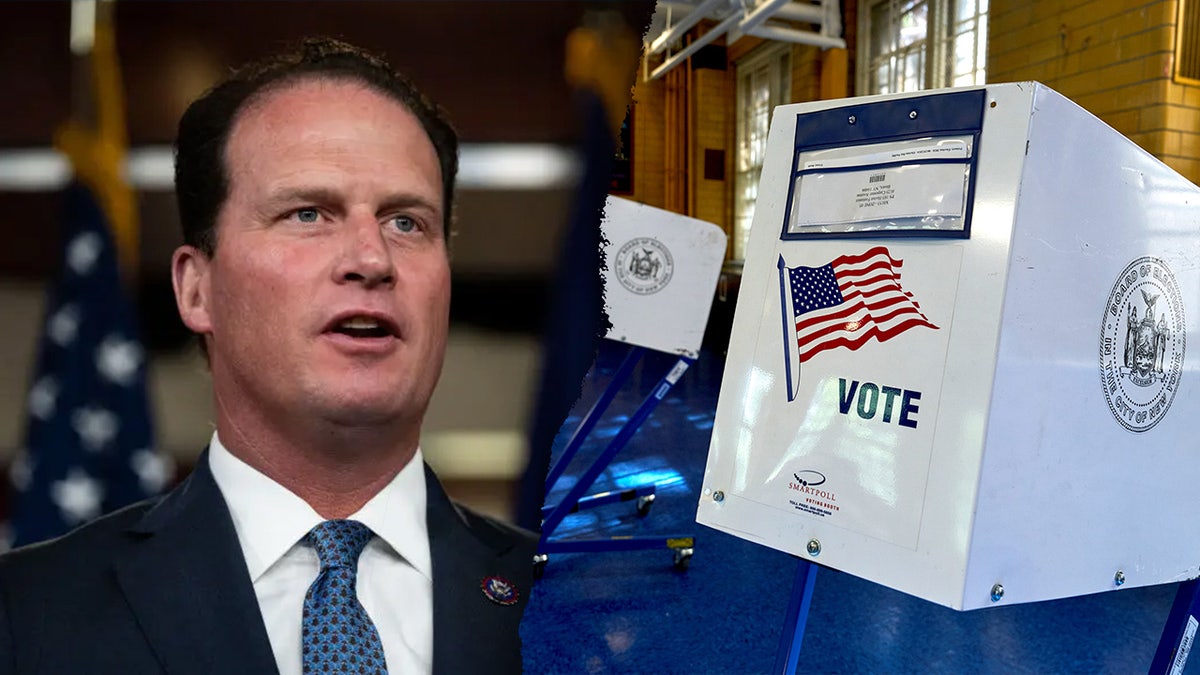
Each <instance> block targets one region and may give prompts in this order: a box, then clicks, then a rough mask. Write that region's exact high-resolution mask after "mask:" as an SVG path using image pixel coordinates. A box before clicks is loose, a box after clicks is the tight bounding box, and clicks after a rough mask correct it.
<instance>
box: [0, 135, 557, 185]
mask: <svg viewBox="0 0 1200 675" xmlns="http://www.w3.org/2000/svg"><path fill="white" fill-rule="evenodd" d="M174 164H175V161H174V157H173V154H172V150H171V147H170V146H166V145H155V146H142V147H137V148H132V149H130V151H129V156H128V159H127V161H126V165H125V175H126V177H127V179H128V180H129V182H130V183H131V184H132V185H133V186H134V187H136V188H138V189H142V190H171V189H172V188H173V187H174V172H175V168H174ZM579 174H580V167H579V158H578V156H577V155H576V154H575V152H574V151H573V150H571V149H569V148H566V147H563V146H559V145H551V144H548V143H540V144H539V143H525V144H508V143H487V144H465V145H463V146H461V147H460V148H459V166H458V187H460V188H463V189H466V190H551V189H555V188H569V187H571V186H573V185H574V184H575V182H576V181H577V180H578V177H579ZM70 179H71V164H70V162H68V161H67V158H66V157H64V156H63V155H62V154H60V153H59V152H58V151H57V150H53V149H48V148H38V149H26V150H0V191H9V192H48V191H52V190H58V189H61V188H63V187H64V186H66V184H67V182H68V181H70Z"/></svg>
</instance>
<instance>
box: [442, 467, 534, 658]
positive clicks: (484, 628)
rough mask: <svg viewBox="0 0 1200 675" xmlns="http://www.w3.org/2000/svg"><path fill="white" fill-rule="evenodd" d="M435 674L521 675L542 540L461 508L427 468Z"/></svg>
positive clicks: (532, 534)
mask: <svg viewBox="0 0 1200 675" xmlns="http://www.w3.org/2000/svg"><path fill="white" fill-rule="evenodd" d="M425 476H426V486H427V490H426V492H427V519H428V525H429V547H430V552H431V553H432V554H433V653H434V656H433V663H434V672H435V673H468V672H469V673H520V672H521V637H520V632H519V628H520V623H521V615H522V613H523V612H524V611H525V606H526V604H527V603H528V602H529V592H530V590H531V588H532V585H533V555H534V553H536V551H537V543H538V538H537V535H535V534H534V533H532V532H528V531H526V530H522V529H520V528H518V527H514V526H512V525H508V524H506V523H502V522H500V521H497V520H495V519H492V518H489V517H487V516H483V515H481V514H478V513H476V512H474V511H472V510H470V509H468V508H466V507H463V506H461V505H458V504H455V503H453V502H451V501H450V499H449V498H448V497H447V496H446V493H445V491H444V490H443V489H442V487H441V484H440V483H439V482H438V480H437V478H436V477H435V476H434V475H433V472H432V471H431V470H430V469H429V468H428V467H426V470H425Z"/></svg>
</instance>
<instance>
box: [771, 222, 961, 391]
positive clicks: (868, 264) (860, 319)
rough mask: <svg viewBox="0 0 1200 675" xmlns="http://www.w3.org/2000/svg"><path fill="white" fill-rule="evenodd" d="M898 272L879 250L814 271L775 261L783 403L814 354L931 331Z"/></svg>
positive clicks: (898, 263)
mask: <svg viewBox="0 0 1200 675" xmlns="http://www.w3.org/2000/svg"><path fill="white" fill-rule="evenodd" d="M903 266H904V262H903V261H901V260H897V259H895V258H893V257H892V255H891V253H890V252H889V251H888V250H887V248H886V247H883V246H876V247H874V248H872V249H870V250H868V251H866V252H865V253H861V254H858V255H843V256H839V257H837V258H834V259H833V261H831V262H830V263H829V264H827V265H822V266H820V267H804V266H797V267H788V266H787V265H786V263H784V260H783V256H780V257H779V290H780V296H781V302H782V309H783V323H784V343H785V344H784V359H785V363H786V365H787V372H788V400H789V401H790V400H792V399H794V398H795V396H796V390H797V388H798V387H799V384H800V364H801V363H803V362H804V361H807V360H809V359H810V358H812V357H813V356H814V355H816V354H819V353H821V352H823V351H826V350H829V349H834V348H837V347H845V348H847V349H850V350H851V351H853V350H857V349H858V348H859V347H862V346H863V345H864V344H866V343H867V342H868V341H870V340H871V339H875V340H878V341H879V342H885V341H887V340H890V339H892V338H894V337H896V336H897V335H899V334H901V333H903V332H905V331H907V330H909V329H911V328H916V327H918V326H925V327H927V328H933V329H935V330H936V329H937V326H935V325H933V323H931V322H930V321H929V319H928V318H927V317H926V316H925V315H924V314H923V313H922V312H921V306H920V305H919V304H917V301H916V299H914V298H913V295H912V293H909V292H908V291H905V290H904V288H902V287H901V286H900V268H901V267H903ZM789 307H790V311H789V309H788V308H789Z"/></svg>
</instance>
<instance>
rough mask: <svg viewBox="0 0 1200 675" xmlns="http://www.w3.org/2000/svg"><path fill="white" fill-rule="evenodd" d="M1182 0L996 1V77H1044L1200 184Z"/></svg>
mask: <svg viewBox="0 0 1200 675" xmlns="http://www.w3.org/2000/svg"><path fill="white" fill-rule="evenodd" d="M1177 13H1178V3H1177V2H1176V1H1175V0H1152V1H1149V2H1147V1H1146V0H1038V1H1037V2H1032V1H1030V0H993V1H992V3H991V5H990V28H989V34H988V64H987V69H988V81H989V82H1016V81H1022V80H1037V81H1039V82H1042V83H1044V84H1046V85H1047V86H1049V87H1051V88H1052V89H1055V90H1056V91H1058V92H1060V93H1062V94H1063V95H1064V96H1066V97H1068V98H1070V99H1071V100H1073V101H1075V102H1076V103H1078V104H1079V105H1081V106H1083V107H1084V108H1086V109H1087V110H1088V111H1090V112H1091V113H1093V114H1094V115H1096V116H1097V117H1099V118H1100V119H1102V120H1104V121H1105V122H1107V123H1108V124H1109V125H1111V126H1112V127H1113V128H1114V129H1116V130H1117V131H1119V132H1121V133H1122V134H1124V135H1125V136H1128V137H1129V138H1130V139H1131V140H1133V141H1134V142H1136V143H1137V144H1138V145H1140V146H1142V147H1143V148H1145V149H1146V150H1147V151H1149V152H1150V153H1152V154H1154V155H1155V156H1157V157H1159V158H1160V159H1162V160H1163V161H1164V162H1166V163H1167V164H1168V165H1170V166H1171V167H1173V168H1174V169H1175V170H1177V171H1179V172H1180V173H1182V174H1183V175H1184V176H1186V177H1188V178H1189V179H1190V180H1192V181H1193V182H1197V181H1200V87H1196V86H1192V85H1182V84H1175V83H1174V82H1173V81H1172V68H1173V59H1174V46H1175V31H1176V20H1177Z"/></svg>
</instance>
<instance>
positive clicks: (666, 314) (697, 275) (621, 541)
mask: <svg viewBox="0 0 1200 675" xmlns="http://www.w3.org/2000/svg"><path fill="white" fill-rule="evenodd" d="M602 227H603V230H604V236H605V239H607V240H608V242H609V243H608V245H607V246H606V260H607V268H608V269H607V272H606V274H605V302H606V309H607V311H608V315H609V321H610V322H611V323H612V328H610V329H609V332H608V334H607V335H606V338H607V339H609V340H613V341H616V342H621V343H625V344H628V345H630V350H629V353H628V355H627V356H626V357H625V360H624V362H623V363H622V364H621V366H620V368H618V369H617V372H616V374H615V375H614V376H613V378H612V380H611V381H610V382H609V383H608V386H607V387H606V388H605V390H604V391H603V392H602V393H601V395H600V397H599V398H598V399H597V400H596V402H595V403H594V404H593V405H592V408H591V409H590V410H589V411H588V413H587V415H585V416H584V418H583V420H582V421H581V422H580V424H579V426H578V427H577V428H576V430H575V432H574V434H573V435H572V436H571V438H570V440H569V441H568V442H567V446H566V448H565V449H564V451H563V453H562V454H561V455H560V456H559V458H558V459H557V460H556V461H555V462H554V464H553V466H551V467H550V472H549V474H548V475H547V478H546V492H547V494H549V492H550V489H551V488H552V487H553V486H554V485H555V484H556V483H557V482H558V480H559V479H560V478H561V477H562V475H563V473H564V471H565V470H566V468H567V465H568V464H569V463H570V462H571V460H572V459H573V458H574V457H575V455H576V454H577V453H578V452H579V449H580V448H581V447H582V446H583V444H584V441H585V440H586V439H587V437H588V436H589V434H591V432H592V431H593V429H594V428H595V426H596V424H597V423H598V422H599V421H600V419H601V418H602V417H603V416H604V413H605V411H606V410H607V409H608V407H609V405H610V404H611V403H612V401H613V399H614V398H616V396H617V394H618V393H619V392H620V391H621V390H622V388H623V387H624V386H625V384H626V383H627V382H628V381H629V378H630V376H631V375H632V374H633V372H634V369H635V368H636V367H637V365H638V363H639V362H640V361H641V360H642V358H643V357H644V356H645V355H646V353H647V350H655V351H660V352H665V353H668V354H675V355H678V359H677V360H676V362H675V364H674V365H673V366H672V367H671V368H670V370H669V371H667V373H666V374H665V375H663V376H662V377H661V379H660V380H659V381H658V383H657V384H656V385H655V387H654V388H653V390H652V391H651V392H650V394H649V395H647V396H646V398H645V399H644V400H643V401H642V403H641V405H640V406H639V407H638V409H637V411H636V412H635V413H633V415H631V416H630V417H629V419H628V421H626V422H625V424H624V425H623V426H622V427H621V429H620V431H619V432H618V433H617V434H616V436H614V437H613V439H612V440H611V441H610V442H609V443H608V445H607V446H605V448H604V450H603V451H602V452H601V453H600V455H599V456H597V457H596V458H595V460H594V461H593V462H592V463H591V464H590V465H589V466H588V467H587V469H585V470H584V471H583V473H582V474H581V475H580V476H579V478H578V479H577V480H576V481H575V483H574V485H573V486H572V487H571V489H570V490H569V491H568V493H567V495H566V496H565V497H564V498H563V499H562V501H560V502H559V503H558V504H554V505H547V506H546V507H544V508H543V509H542V516H543V521H542V539H541V543H540V544H539V546H538V555H537V557H536V558H535V563H534V565H535V566H534V573H535V575H538V576H540V575H541V574H542V573H543V572H544V570H545V566H546V563H547V560H548V558H549V555H550V554H552V553H575V552H597V551H634V550H647V549H659V548H661V549H667V550H670V551H671V552H672V562H673V564H674V565H675V567H676V568H679V569H686V568H687V566H688V564H689V562H690V560H691V557H692V553H693V551H694V538H693V536H692V535H691V534H671V535H662V536H639V537H627V536H609V537H599V538H583V539H579V538H571V539H562V538H559V539H555V538H553V535H554V533H555V531H556V530H557V529H558V527H559V526H560V525H561V524H562V522H563V520H564V519H565V518H566V517H567V516H568V515H570V514H571V513H576V512H578V511H581V510H585V509H591V508H596V507H599V506H604V505H606V504H612V503H616V502H628V501H635V502H636V505H637V512H638V514H639V515H643V516H644V515H646V514H648V513H649V512H650V506H651V504H653V502H654V498H655V486H654V484H647V485H641V486H637V487H631V488H628V489H624V490H617V491H610V492H603V493H599V494H592V495H586V493H587V491H588V490H590V489H591V488H592V485H593V484H594V483H595V482H596V479H597V478H599V477H600V474H601V473H603V472H604V470H605V469H606V468H608V466H609V464H610V463H611V462H612V460H613V458H614V457H616V455H617V453H618V452H620V451H621V449H622V448H624V447H625V446H626V445H627V444H628V443H629V441H630V439H632V438H633V436H634V434H635V433H636V432H637V430H638V428H639V427H640V426H641V425H642V423H643V422H645V421H646V419H647V418H648V417H649V416H650V414H651V413H652V412H653V411H654V409H655V408H656V407H657V406H658V404H659V403H660V402H661V401H662V400H663V398H664V397H665V396H666V395H667V392H669V391H670V390H671V387H672V386H673V385H674V384H675V383H676V382H678V381H679V378H680V377H681V376H682V375H683V373H684V372H685V371H686V370H687V369H688V367H689V366H690V365H691V364H693V363H695V360H696V358H697V357H698V356H699V350H700V343H701V340H702V339H703V337H704V327H705V324H706V323H707V322H708V313H709V310H710V309H711V307H712V298H713V291H714V289H715V288H716V283H717V276H718V274H719V273H720V268H721V262H722V259H723V258H724V254H725V233H724V232H723V231H722V230H721V229H720V228H719V227H717V226H716V225H713V224H712V223H707V222H704V221H701V220H696V219H694V218H688V217H685V216H680V215H678V214H675V213H671V212H669V211H664V210H662V209H656V208H653V207H649V206H645V205H642V204H637V203H635V202H631V201H628V200H625V199H620V198H617V197H609V198H608V202H607V204H606V206H605V217H604V222H603V225H602ZM585 495H586V496H585Z"/></svg>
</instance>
